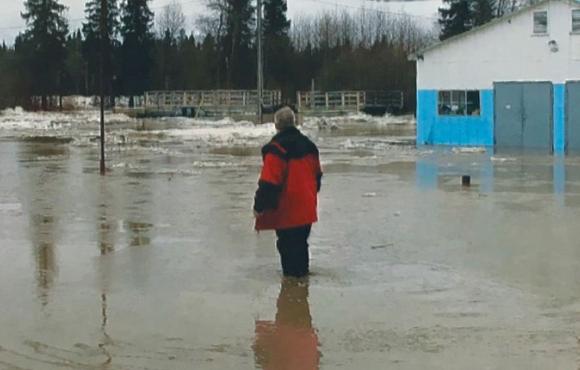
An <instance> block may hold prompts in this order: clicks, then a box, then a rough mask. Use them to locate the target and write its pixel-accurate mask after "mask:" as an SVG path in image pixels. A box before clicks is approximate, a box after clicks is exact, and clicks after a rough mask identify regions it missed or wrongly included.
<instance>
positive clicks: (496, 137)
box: [414, 0, 580, 153]
mask: <svg viewBox="0 0 580 370" xmlns="http://www.w3.org/2000/svg"><path fill="white" fill-rule="evenodd" d="M414 59H415V60H416V62H417V143H418V144H419V145H421V144H443V145H478V146H480V145H482V146H496V147H499V148H504V147H505V148H508V147H513V148H534V149H542V150H546V151H550V152H552V151H553V152H556V153H561V152H564V151H566V150H568V151H574V150H580V82H578V81H580V2H576V1H569V0H545V1H542V2H540V3H537V4H535V5H533V6H530V7H526V8H524V9H522V10H520V11H518V12H516V13H512V14H510V15H508V16H506V17H503V18H500V19H497V20H494V21H492V22H490V23H488V24H486V25H484V26H482V27H479V28H476V29H474V30H471V31H469V32H466V33H464V34H461V35H459V36H456V37H453V38H450V39H448V40H446V41H444V42H441V43H438V44H435V45H433V46H431V47H428V48H426V49H424V50H422V51H420V52H418V53H416V54H415V55H414Z"/></svg>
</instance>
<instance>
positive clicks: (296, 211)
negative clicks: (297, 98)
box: [254, 127, 322, 230]
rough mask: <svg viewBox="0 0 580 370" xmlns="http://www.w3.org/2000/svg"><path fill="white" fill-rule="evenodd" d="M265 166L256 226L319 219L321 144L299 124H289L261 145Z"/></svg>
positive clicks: (300, 223)
mask: <svg viewBox="0 0 580 370" xmlns="http://www.w3.org/2000/svg"><path fill="white" fill-rule="evenodd" d="M262 158H263V161H264V166H263V167H262V173H261V175H260V180H259V182H258V190H257V191H256V197H255V201H254V210H256V211H257V212H258V213H260V214H261V215H260V216H259V217H258V218H257V219H256V230H280V229H289V228H293V227H298V226H303V225H309V224H312V223H314V222H316V221H317V220H318V216H317V205H318V194H317V193H318V192H319V191H320V185H321V179H322V170H321V168H320V160H319V153H318V148H317V147H316V145H315V144H314V143H313V142H312V141H310V139H308V138H307V137H306V136H304V135H303V134H302V133H301V132H300V131H299V130H298V129H297V128H294V127H291V128H287V129H285V130H283V131H281V132H280V133H278V134H277V135H276V136H274V137H273V138H272V140H271V141H270V142H269V143H268V144H267V145H265V146H264V147H263V148H262Z"/></svg>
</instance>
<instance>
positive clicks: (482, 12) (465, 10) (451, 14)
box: [439, 0, 534, 41]
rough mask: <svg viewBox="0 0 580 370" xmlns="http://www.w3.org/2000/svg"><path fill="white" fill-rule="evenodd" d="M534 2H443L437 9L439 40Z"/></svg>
mask: <svg viewBox="0 0 580 370" xmlns="http://www.w3.org/2000/svg"><path fill="white" fill-rule="evenodd" d="M533 2H534V0H443V4H444V6H443V7H442V8H440V9H439V25H440V27H441V32H440V34H439V39H440V40H442V41H443V40H446V39H448V38H451V37H453V36H456V35H459V34H462V33H464V32H467V31H469V30H471V29H473V28H476V27H479V26H482V25H484V24H486V23H488V22H490V21H491V20H493V19H494V18H500V17H503V16H504V15H507V14H509V13H513V12H514V11H516V10H518V9H519V8H520V7H522V6H525V5H529V4H532V3H533Z"/></svg>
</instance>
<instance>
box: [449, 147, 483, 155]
mask: <svg viewBox="0 0 580 370" xmlns="http://www.w3.org/2000/svg"><path fill="white" fill-rule="evenodd" d="M452 151H453V153H457V154H459V153H485V152H486V149H485V148H483V147H456V148H453V149H452Z"/></svg>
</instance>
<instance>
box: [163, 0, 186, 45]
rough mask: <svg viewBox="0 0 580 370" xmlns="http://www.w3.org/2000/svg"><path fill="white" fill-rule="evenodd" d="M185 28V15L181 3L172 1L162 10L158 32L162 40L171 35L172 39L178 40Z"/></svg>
mask: <svg viewBox="0 0 580 370" xmlns="http://www.w3.org/2000/svg"><path fill="white" fill-rule="evenodd" d="M184 28H185V14H183V8H182V7H181V3H179V2H177V0H172V1H171V3H169V4H167V5H165V6H164V7H163V10H161V15H160V16H159V18H158V19H157V32H158V34H159V37H160V38H163V37H164V36H165V34H166V33H169V36H170V37H171V39H172V40H173V39H176V38H177V36H178V35H179V34H180V32H181V30H183V29H184Z"/></svg>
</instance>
